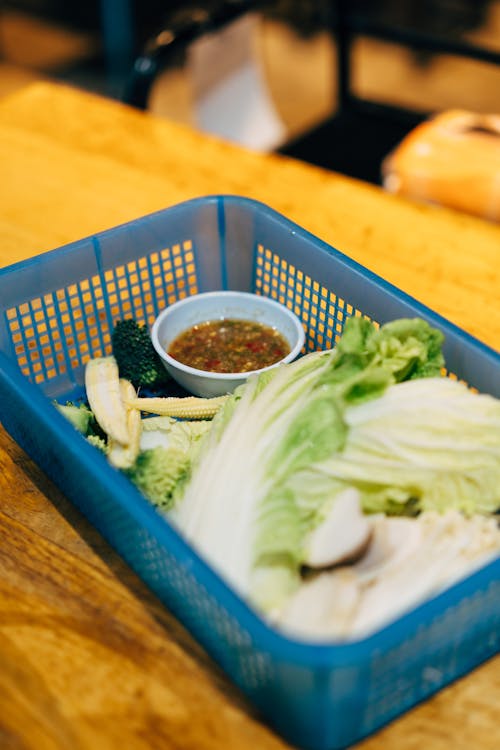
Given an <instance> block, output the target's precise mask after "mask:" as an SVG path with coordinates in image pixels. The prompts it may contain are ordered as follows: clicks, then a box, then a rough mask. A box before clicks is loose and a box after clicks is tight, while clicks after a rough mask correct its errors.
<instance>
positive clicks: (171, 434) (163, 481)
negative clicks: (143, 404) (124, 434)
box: [125, 417, 210, 511]
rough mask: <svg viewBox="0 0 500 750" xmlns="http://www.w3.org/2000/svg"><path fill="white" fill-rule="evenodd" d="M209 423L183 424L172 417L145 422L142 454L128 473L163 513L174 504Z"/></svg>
mask: <svg viewBox="0 0 500 750" xmlns="http://www.w3.org/2000/svg"><path fill="white" fill-rule="evenodd" d="M209 426H210V423H209V422H187V421H186V422H181V421H176V420H175V419H172V418H170V417H151V418H149V419H143V420H142V434H141V444H140V452H139V455H138V456H137V458H136V460H135V462H134V464H133V466H132V467H130V468H129V469H127V470H126V471H125V474H126V475H127V476H128V477H129V479H131V480H132V482H133V483H134V484H135V485H136V486H137V488H138V489H139V490H140V491H141V492H142V493H143V495H145V497H147V498H148V500H150V501H151V502H152V503H153V505H155V506H156V507H157V508H158V509H160V510H163V511H164V510H168V509H169V508H170V507H171V506H172V505H173V503H174V502H175V497H176V493H178V492H179V491H180V490H181V488H182V484H183V482H184V481H186V480H187V479H188V477H189V472H190V468H191V462H192V460H193V457H194V456H195V454H196V452H197V450H198V446H199V443H200V440H201V437H202V436H203V434H204V433H205V432H207V430H208V428H209Z"/></svg>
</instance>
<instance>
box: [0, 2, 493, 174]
mask: <svg viewBox="0 0 500 750" xmlns="http://www.w3.org/2000/svg"><path fill="white" fill-rule="evenodd" d="M228 29H229V31H228ZM207 36H208V37H209V38H210V39H211V46H210V44H209V45H208V46H207V45H206V44H205V46H203V43H202V40H203V38H206V37H207ZM242 39H244V42H242ZM173 40H174V41H175V44H172V41H173ZM177 42H179V43H177ZM159 51H160V52H159ZM160 53H161V54H160ZM499 63H500V0H352V1H351V2H347V1H345V0H340V1H337V2H335V1H334V0H331V1H328V0H276V1H275V2H264V3H252V2H244V1H243V0H232V1H230V2H226V3H223V2H218V3H217V2H205V3H203V2H201V3H196V4H194V3H190V2H172V1H171V0H170V1H168V0H166V1H165V2H160V1H159V0H140V1H139V0H86V1H83V0H73V1H72V2H68V1H67V0H2V1H1V2H0V96H4V95H6V94H9V93H11V92H13V91H15V90H17V89H19V88H20V87H22V86H24V85H26V84H27V83H29V82H30V81H35V80H40V79H43V78H48V79H52V80H57V81H61V82H65V83H68V84H70V85H74V86H77V87H80V88H83V89H85V90H88V91H91V92H95V93H98V94H101V95H104V96H107V97H112V98H116V99H120V100H126V101H128V102H129V103H132V104H133V105H134V106H139V107H141V108H146V109H148V110H150V111H153V112H155V113H156V114H158V115H160V116H167V117H169V118H171V119H175V120H179V121H181V122H187V123H189V124H193V125H195V126H196V127H200V128H201V129H206V130H212V131H213V132H216V133H217V132H219V133H220V134H222V135H223V136H224V137H228V138H229V139H231V140H235V141H239V142H241V143H243V145H249V146H250V147H252V148H257V149H259V148H260V149H261V150H276V151H280V152H282V153H286V154H289V155H292V156H294V157H297V158H300V159H303V160H305V161H308V162H310V163H313V164H318V165H320V166H324V167H327V168H331V169H335V170H337V171H340V172H342V173H344V174H347V175H351V176H354V177H357V178H360V179H363V180H367V181H370V182H374V183H378V182H380V180H381V173H380V165H381V161H382V159H383V158H384V156H386V155H387V154H388V153H389V152H390V151H391V149H393V148H394V147H395V145H396V144H397V143H398V142H399V141H400V139H401V138H402V137H403V136H404V135H405V134H406V133H408V132H409V131H410V130H411V129H412V128H414V127H415V125H416V124H418V123H419V122H421V121H422V120H423V119H424V118H425V117H427V116H428V115H430V114H434V113H436V112H438V111H441V110H443V109H450V108H451V109H453V108H456V109H465V110H471V111H474V112H477V113H492V112H496V113H500V64H499ZM134 66H135V67H134ZM141 66H142V67H141ZM236 69H238V71H239V74H240V75H239V78H234V76H233V78H234V80H232V84H235V83H236V81H237V80H238V81H239V82H240V84H241V85H242V86H247V87H248V91H246V92H245V93H244V95H243V99H244V101H245V102H246V106H247V108H249V107H250V106H252V107H253V111H252V112H250V111H247V112H245V117H246V127H243V125H242V122H241V111H240V119H239V120H238V118H237V117H236V116H235V113H234V112H233V113H231V112H230V111H229V110H230V106H231V95H229V94H228V91H229V90H230V87H229V88H228V87H227V86H226V89H224V87H222V88H221V86H220V84H221V81H222V82H224V81H226V84H227V78H228V76H231V74H232V72H234V70H236ZM134 70H135V73H134ZM141 70H142V73H144V71H146V73H148V72H149V73H151V72H152V71H153V74H152V75H150V80H148V82H147V86H146V88H144V85H143V84H144V81H143V80H139V82H138V76H139V79H140V78H141V75H142V73H141ZM207 71H209V73H210V75H207ZM217 76H218V80H216V79H217ZM141 86H142V89H141ZM217 86H219V88H218V89H217ZM138 92H139V94H138ZM141 92H142V93H141ZM145 92H146V93H145ZM214 92H215V93H214ZM224 94H225V95H226V99H224ZM210 96H212V100H211V101H210ZM200 101H202V102H203V105H201V104H200ZM221 102H222V104H221ZM226 103H227V108H226ZM250 103H251V104H250ZM215 105H216V106H215ZM214 112H216V116H217V122H215V121H214V120H215V114H214ZM252 117H253V120H252ZM249 123H250V124H252V123H253V126H252V127H253V130H251V128H249V125H248V124H249ZM250 130H251V132H249V131H250ZM259 139H260V141H259Z"/></svg>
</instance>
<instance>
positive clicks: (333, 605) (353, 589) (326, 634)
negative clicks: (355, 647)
mask: <svg viewBox="0 0 500 750" xmlns="http://www.w3.org/2000/svg"><path fill="white" fill-rule="evenodd" d="M360 596H361V590H360V587H359V585H358V582H357V579H356V574H355V573H354V572H353V571H352V570H351V569H349V568H342V569H339V570H338V571H336V572H335V573H330V572H323V573H319V574H317V575H315V576H313V577H312V578H310V579H309V580H308V581H305V582H304V583H302V584H301V586H300V588H299V590H298V591H297V592H296V593H295V594H294V596H293V597H292V598H291V599H290V601H289V602H288V604H287V606H286V607H285V608H284V609H283V611H282V612H281V614H280V616H279V620H278V623H279V625H280V626H281V627H282V628H283V629H285V630H287V631H288V632H289V633H290V635H292V636H294V637H299V638H300V637H305V638H307V639H308V640H311V639H313V640H317V639H324V638H345V636H346V635H347V634H348V633H349V632H350V628H351V623H352V620H353V618H354V617H355V614H356V610H357V607H358V605H359V599H360Z"/></svg>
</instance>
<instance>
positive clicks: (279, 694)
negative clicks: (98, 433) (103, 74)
mask: <svg viewBox="0 0 500 750" xmlns="http://www.w3.org/2000/svg"><path fill="white" fill-rule="evenodd" d="M214 289H238V290H247V291H254V292H257V293H259V294H264V295H267V296H270V297H272V298H274V299H277V300H279V301H280V302H283V303H284V304H286V305H287V306H289V307H290V308H292V309H293V310H294V311H295V312H296V313H297V314H298V315H299V316H300V318H301V319H302V321H303V324H304V327H305V329H306V331H307V338H306V341H307V344H306V346H307V349H308V350H312V349H318V348H328V347H330V346H332V345H333V344H334V343H335V341H336V339H337V338H338V336H339V335H340V334H341V332H342V328H343V325H344V323H345V321H346V319H347V318H348V317H349V316H351V315H365V316H368V317H369V318H371V319H372V320H375V321H377V322H379V323H383V322H385V321H388V320H391V319H394V318H398V317H403V316H421V317H423V318H425V319H427V320H428V321H429V322H430V323H431V324H432V325H434V326H436V327H438V328H440V329H441V330H442V331H443V332H444V334H445V336H446V344H445V356H446V360H447V363H448V367H449V369H450V371H451V372H452V373H454V374H455V375H456V376H457V377H459V378H461V379H464V380H465V381H466V382H468V383H469V384H470V385H472V386H475V387H476V388H478V389H479V390H480V391H484V392H489V393H492V394H493V395H496V396H497V397H498V396H500V356H499V355H498V354H497V353H496V352H494V351H493V350H491V349H489V348H488V347H486V346H484V345H483V344H481V343H480V342H478V341H477V340H475V339H474V338H472V337H471V336H469V335H467V334H466V333H464V332H463V331H461V330H460V329H458V328H457V327H455V326H453V325H452V324H450V323H449V322H447V321H446V320H444V319H443V318H441V317H439V316H438V315H436V314H435V313H433V312H431V311H430V310H429V309H427V308H425V307H423V306H422V305H420V304H419V303H418V302H416V301H415V300H413V299H412V298H410V297H408V296H407V295H405V294H403V293H401V292H400V291H398V290H397V289H396V288H395V287H393V286H391V285H389V284H388V283H386V282H385V281H383V280H381V279H380V278H378V277H376V276H375V275H373V274H372V273H370V272H369V271H367V270H366V269H364V268H363V267H361V266H360V265H358V264H356V263H354V262H353V261H351V260H349V259H348V258H347V257H346V256H344V255H342V254H341V253H339V252H338V251H336V250H334V249H333V248H332V247H330V246H328V245H326V244H325V243H324V242H321V241H320V240H318V239H317V238H315V237H314V236H312V235H311V234H309V233H307V232H306V231H304V230H303V229H301V228H300V227H298V226H297V225H295V224H292V223H291V222H290V221H288V220H287V219H285V218H284V217H283V216H281V215H279V214H277V213H275V212H274V211H272V210H271V209H269V208H267V207H266V206H264V205H262V204H259V203H256V202H254V201H250V200H247V199H242V198H238V197H232V196H228V197H226V196H222V197H221V196H215V197H208V198H200V199H196V200H192V201H188V202H186V203H183V204H181V205H178V206H174V207H173V208H169V209H167V210H165V211H160V212H158V213H155V214H153V215H150V216H146V217H144V218H141V219H138V220H136V221H133V222H131V223H128V224H125V225H123V226H119V227H117V228H114V229H112V230H109V231H106V232H103V233H101V234H99V235H96V236H94V237H89V238H87V239H83V240H81V241H79V242H75V243H72V244H70V245H67V246H65V247H62V248H60V249H57V250H53V251H52V252H49V253H45V254H42V255H40V256H38V257H35V258H33V259H32V260H29V261H25V262H22V263H17V264H15V265H13V266H10V267H8V268H5V269H3V270H1V271H0V309H1V324H0V404H2V407H1V420H2V423H3V424H4V426H5V428H6V429H7V430H8V432H9V433H10V434H11V435H12V436H13V437H14V439H15V440H16V441H17V442H18V443H19V444H20V445H21V446H22V447H23V448H24V449H25V450H26V451H27V453H28V454H29V455H30V456H31V457H32V458H33V459H34V460H35V461H36V462H37V463H38V464H39V465H40V466H41V467H42V468H43V469H44V471H45V472H46V473H47V475H48V476H49V477H50V478H51V479H52V480H53V481H54V482H55V483H56V484H57V485H58V486H59V487H60V488H61V489H62V491H63V492H65V493H66V495H67V496H68V497H69V498H70V499H71V500H72V501H73V502H74V503H75V504H76V505H77V506H78V507H79V508H80V509H81V510H82V511H83V513H84V514H85V515H86V516H87V517H88V518H89V519H90V521H91V522H92V523H93V524H94V525H95V526H96V527H97V528H98V529H99V530H100V531H101V533H102V534H103V536H104V537H106V539H107V540H108V541H109V542H110V543H111V544H112V545H113V546H114V547H115V549H116V550H117V551H118V552H119V553H120V554H121V555H122V556H123V557H124V558H125V560H127V562H128V563H129V564H130V565H131V567H132V568H133V569H134V570H135V571H136V572H137V573H138V574H139V575H140V576H141V578H142V579H143V580H144V581H145V582H146V583H147V584H148V586H149V587H150V588H151V589H152V590H153V591H154V592H155V593H156V594H157V595H158V596H159V598H160V599H161V600H162V601H163V602H164V604H165V605H166V606H167V607H168V608H169V609H170V610H171V611H172V612H174V613H175V615H176V616H177V617H178V618H179V619H180V620H181V621H182V622H183V623H184V624H185V625H186V626H187V627H188V628H189V629H190V630H191V632H192V633H193V634H194V636H195V637H196V638H197V639H198V641H199V642H200V643H201V644H202V645H203V646H204V647H205V648H206V650H207V651H208V652H209V653H210V654H211V655H212V656H213V657H214V659H215V660H216V661H217V662H218V663H219V664H220V665H221V666H222V667H223V669H224V670H226V672H227V673H228V674H229V675H230V677H231V678H232V679H233V680H234V682H235V683H236V684H237V685H239V686H240V687H241V688H242V690H243V691H244V692H245V693H246V694H247V695H248V696H249V697H250V699H251V700H252V701H253V702H254V703H255V705H256V706H257V707H258V708H259V709H260V711H261V713H262V716H263V718H264V719H265V720H266V721H268V723H269V724H270V725H271V726H273V727H274V728H275V729H276V730H277V731H279V732H280V733H281V734H282V735H283V736H284V737H285V738H286V739H287V740H288V741H290V742H292V743H294V744H296V745H299V746H302V747H304V748H311V750H334V749H335V750H336V749H338V748H344V747H346V746H348V745H350V744H352V743H354V742H356V741H358V740H360V739H361V738H362V737H364V736H366V735H368V734H370V733H372V732H373V731H375V730H376V729H378V728H379V727H381V726H382V725H384V724H385V723H387V722H388V721H390V720H391V719H393V718H394V717H396V716H398V715H399V714H401V713H402V712H404V711H405V710H407V709H409V708H410V707H411V706H414V705H415V704H416V703H417V702H419V701H421V700H423V699H424V698H426V697H427V696H429V695H431V694H432V693H434V692H435V691H436V690H439V689H440V688H441V687H443V686H444V685H446V684H447V683H449V682H450V681H451V680H454V679H455V678H457V677H459V676H460V675H462V674H464V673H466V672H467V671H469V670H471V669H472V668H473V667H475V666H476V665H478V664H479V663H480V662H482V661H484V660H485V659H487V658H489V657H491V656H492V655H493V654H494V653H496V652H497V651H498V645H499V639H500V636H499V633H500V580H499V579H500V576H499V573H500V560H496V561H495V562H493V563H491V564H490V565H488V566H487V567H484V568H482V569H481V570H479V571H477V572H476V573H475V574H474V575H472V576H470V577H469V578H467V579H466V580H464V581H461V582H460V583H458V584H457V585H455V586H453V587H452V588H450V589H449V590H447V591H446V592H444V593H442V594H440V595H439V596H437V597H435V598H434V599H432V600H430V601H428V602H426V603H425V604H423V605H422V606H419V607H418V608H417V609H415V610H414V611H412V612H410V613H408V614H407V615H405V616H404V617H402V618H400V619H399V620H398V621H396V622H394V623H393V624H391V625H390V626H388V627H386V628H384V629H383V630H381V631H379V632H378V633H376V634H375V635H373V636H371V637H369V638H366V639H364V640H362V641H359V642H355V643H349V644H347V645H331V644H327V645H307V644H303V643H299V642H294V641H292V640H289V639H287V638H285V637H284V636H283V635H281V634H279V633H277V632H275V631H273V630H272V629H271V628H269V627H268V626H267V625H266V624H265V623H264V622H263V621H262V620H261V619H260V618H259V617H258V616H257V615H256V614H255V613H254V612H253V611H252V610H251V609H250V608H249V607H248V606H247V605H246V604H245V603H244V602H243V601H242V600H241V599H240V598H238V596H236V595H235V594H234V593H233V592H232V591H231V590H230V589H229V588H228V587H227V586H226V585H225V583H224V582H223V581H222V580H221V578H220V577H219V576H218V575H216V574H215V573H214V572H213V571H212V570H211V569H210V567H208V566H207V565H206V564H205V563H204V562H203V560H202V559H200V558H199V557H198V555H197V554H196V553H195V552H194V551H193V549H192V548H191V547H189V546H188V545H187V544H186V543H185V542H184V541H183V540H182V539H181V538H180V537H179V536H178V534H177V533H176V532H175V531H174V530H173V529H172V528H171V527H170V526H169V524H168V523H167V522H166V521H165V520H163V518H161V517H160V516H159V515H158V514H157V513H156V511H155V510H154V509H153V507H152V506H150V505H149V504H148V503H147V502H146V501H145V500H144V498H143V497H142V496H141V495H140V494H139V493H138V492H137V491H136V490H135V488H134V487H133V486H132V485H131V483H130V482H129V481H128V480H127V479H126V478H125V477H124V476H122V475H121V474H119V472H118V471H116V470H115V469H113V468H112V467H111V466H109V465H108V463H107V462H106V459H105V458H104V457H103V456H101V454H100V453H99V452H98V451H97V450H96V449H95V448H93V447H92V446H91V445H89V444H88V443H87V442H86V441H85V440H84V439H83V438H82V437H81V436H80V435H79V434H78V433H77V432H76V431H75V430H74V429H73V428H72V427H71V425H70V424H69V423H67V422H66V420H65V419H64V418H63V417H62V416H60V415H59V413H58V412H57V411H56V410H55V409H54V407H53V406H52V404H51V400H52V399H54V398H57V399H59V400H65V399H72V398H75V397H78V396H79V395H81V394H82V392H83V371H84V364H85V362H86V361H87V360H88V358H89V357H91V356H98V355H101V354H103V353H109V352H110V333H111V330H112V327H113V324H114V322H115V321H116V320H117V319H120V318H123V317H131V316H133V317H135V318H136V319H137V320H138V321H139V322H144V323H147V324H148V325H150V324H151V323H152V321H153V319H154V318H155V316H156V315H157V313H158V312H159V311H160V310H161V309H162V308H163V307H164V306H165V305H167V304H169V303H171V302H173V301H175V300H177V299H179V298H181V297H183V296H186V295H189V294H193V293H196V292H203V291H209V290H214Z"/></svg>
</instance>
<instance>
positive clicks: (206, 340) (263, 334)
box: [168, 318, 290, 373]
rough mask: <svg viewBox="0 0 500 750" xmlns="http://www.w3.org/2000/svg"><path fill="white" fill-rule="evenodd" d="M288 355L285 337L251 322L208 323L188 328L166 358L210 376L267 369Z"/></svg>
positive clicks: (213, 321)
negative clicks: (208, 373)
mask: <svg viewBox="0 0 500 750" xmlns="http://www.w3.org/2000/svg"><path fill="white" fill-rule="evenodd" d="M289 353H290V345H289V343H288V341H287V340H286V339H285V337H284V336H283V335H282V334H281V333H280V332H279V331H277V330H276V329H275V328H272V327H271V326H267V325H264V324H263V323H258V322H256V321H253V320H239V319H236V318H225V319H222V320H208V321H206V322H203V323H197V324H196V325H194V326H192V327H191V328H188V329H187V330H186V331H184V332H183V333H181V334H180V335H179V336H177V338H176V339H174V341H173V342H172V343H171V344H170V347H169V349H168V354H169V355H170V356H171V357H173V358H174V359H176V360H177V361H178V362H182V364H184V365H188V367H195V368H196V369H197V370H208V371H210V372H231V373H234V372H250V371H251V370H259V369H260V368H261V367H269V365H273V364H275V363H276V362H278V361H279V360H280V359H282V358H283V357H286V355H287V354H289Z"/></svg>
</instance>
